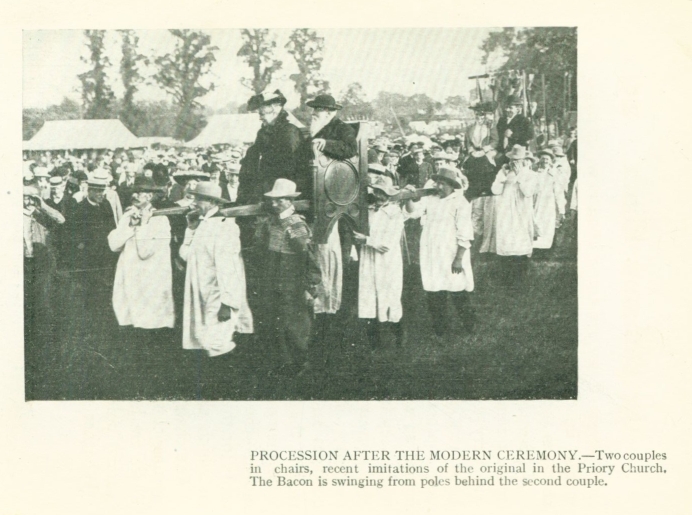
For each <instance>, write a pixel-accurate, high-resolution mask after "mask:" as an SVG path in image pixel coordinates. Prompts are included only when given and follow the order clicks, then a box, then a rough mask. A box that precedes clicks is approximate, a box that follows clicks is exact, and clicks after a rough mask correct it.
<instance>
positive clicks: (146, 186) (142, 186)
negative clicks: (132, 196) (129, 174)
mask: <svg viewBox="0 0 692 515" xmlns="http://www.w3.org/2000/svg"><path fill="white" fill-rule="evenodd" d="M132 191H138V192H139V191H148V192H156V191H161V187H160V186H157V185H156V183H155V182H154V179H153V178H152V177H145V176H144V175H138V176H137V177H135V183H134V184H133V185H132Z"/></svg>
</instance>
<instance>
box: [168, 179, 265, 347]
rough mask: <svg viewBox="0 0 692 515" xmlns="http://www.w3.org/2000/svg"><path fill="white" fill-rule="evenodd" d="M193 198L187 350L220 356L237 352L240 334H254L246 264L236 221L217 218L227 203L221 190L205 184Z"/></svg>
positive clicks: (187, 252) (187, 254)
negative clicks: (247, 287) (242, 254)
mask: <svg viewBox="0 0 692 515" xmlns="http://www.w3.org/2000/svg"><path fill="white" fill-rule="evenodd" d="M191 193H192V195H193V196H194V202H193V208H194V210H195V211H193V212H191V213H189V214H188V215H187V219H188V227H187V231H186V232H185V240H184V241H183V244H182V245H181V247H180V257H182V258H183V259H184V260H185V261H187V273H186V275H185V299H184V305H183V348H184V349H198V350H204V351H206V352H207V354H208V355H209V356H210V357H215V356H221V355H223V354H227V353H229V352H230V351H232V350H233V349H234V348H235V346H236V344H235V342H234V341H233V335H234V333H235V332H238V333H252V332H253V321H252V313H250V308H249V306H248V303H247V296H246V288H245V265H244V263H243V259H242V258H241V256H240V231H239V229H238V226H237V225H236V223H235V219H234V218H225V217H221V216H215V215H216V214H217V213H218V211H219V208H220V207H221V206H222V205H226V204H227V203H228V201H226V200H225V199H224V198H222V197H221V186H219V185H218V184H214V183H212V182H200V183H198V184H197V185H196V186H195V188H194V189H193V190H192V191H191Z"/></svg>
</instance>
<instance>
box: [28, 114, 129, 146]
mask: <svg viewBox="0 0 692 515" xmlns="http://www.w3.org/2000/svg"><path fill="white" fill-rule="evenodd" d="M140 146H142V144H141V143H140V142H139V140H138V138H137V137H136V136H135V135H134V134H132V133H131V132H130V131H129V130H128V129H127V127H125V126H124V125H123V123H122V122H121V121H120V120H52V121H47V122H46V123H44V124H43V127H41V129H40V130H39V131H38V132H37V133H36V134H35V135H34V137H33V138H31V139H30V140H29V141H25V142H24V144H23V148H24V150H72V149H92V148H94V149H104V148H108V149H116V148H126V147H140Z"/></svg>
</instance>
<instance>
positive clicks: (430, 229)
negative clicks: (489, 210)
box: [406, 166, 474, 337]
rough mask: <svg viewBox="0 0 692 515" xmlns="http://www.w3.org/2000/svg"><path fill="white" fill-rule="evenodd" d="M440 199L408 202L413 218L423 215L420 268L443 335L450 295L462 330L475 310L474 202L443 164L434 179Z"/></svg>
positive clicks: (434, 318) (470, 323)
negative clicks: (472, 305)
mask: <svg viewBox="0 0 692 515" xmlns="http://www.w3.org/2000/svg"><path fill="white" fill-rule="evenodd" d="M433 180H434V181H435V188H436V189H437V192H438V194H437V195H436V196H429V197H423V198H422V199H421V200H420V201H419V202H413V201H409V202H408V203H407V205H406V210H407V211H408V212H409V216H411V217H412V218H418V217H421V225H422V226H423V232H422V234H421V242H420V270H421V279H422V282H423V289H424V290H425V293H426V299H427V303H428V309H429V311H430V315H431V318H432V321H433V330H434V331H435V334H436V336H438V337H440V336H443V335H445V334H447V333H448V332H449V320H448V318H447V316H446V311H447V307H446V305H447V298H448V297H451V298H452V300H453V303H454V305H455V307H456V310H457V313H458V315H459V317H460V318H461V321H462V323H463V325H464V329H465V330H467V331H471V330H472V329H473V325H474V316H473V312H472V310H471V308H470V305H469V293H470V292H471V291H473V287H474V283H473V271H472V269H471V252H470V248H471V241H472V240H473V225H472V222H471V204H469V202H468V200H466V198H465V197H464V190H463V188H462V183H461V182H460V180H459V174H458V170H456V169H454V168H451V167H447V166H443V167H440V168H439V169H438V171H437V173H436V174H435V175H433Z"/></svg>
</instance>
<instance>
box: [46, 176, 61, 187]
mask: <svg viewBox="0 0 692 515" xmlns="http://www.w3.org/2000/svg"><path fill="white" fill-rule="evenodd" d="M48 182H49V183H50V185H51V186H52V187H53V188H57V187H58V186H60V185H61V184H62V183H63V182H65V181H64V179H63V177H61V176H60V175H54V176H53V177H51V178H50V180H49V181H48Z"/></svg>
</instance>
